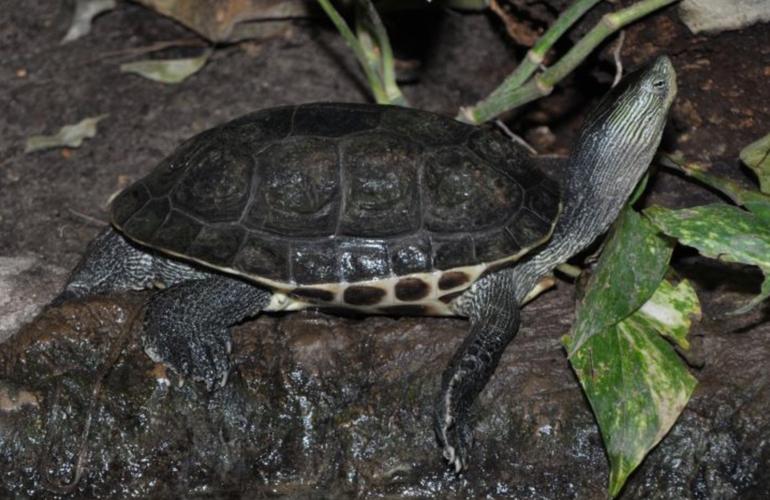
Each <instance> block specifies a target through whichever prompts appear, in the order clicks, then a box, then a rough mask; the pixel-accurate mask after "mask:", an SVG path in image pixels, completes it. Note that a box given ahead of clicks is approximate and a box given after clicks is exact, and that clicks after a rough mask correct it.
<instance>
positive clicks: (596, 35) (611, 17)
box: [458, 0, 679, 123]
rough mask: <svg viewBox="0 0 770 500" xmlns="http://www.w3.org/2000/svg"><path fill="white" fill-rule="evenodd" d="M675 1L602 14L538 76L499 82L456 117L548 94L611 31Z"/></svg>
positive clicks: (485, 113) (492, 112)
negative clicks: (507, 84) (506, 83)
mask: <svg viewBox="0 0 770 500" xmlns="http://www.w3.org/2000/svg"><path fill="white" fill-rule="evenodd" d="M678 1H679V0H642V1H641V2H639V3H636V4H634V5H632V6H630V7H627V8H625V9H621V10H619V11H617V12H612V13H609V14H605V15H604V16H603V17H602V19H601V21H599V23H598V24H597V25H596V26H594V28H593V29H592V30H591V31H589V32H588V33H587V34H586V35H585V36H584V37H583V38H581V39H580V40H579V41H578V43H576V44H575V45H574V46H573V47H572V48H571V49H570V50H569V51H568V52H567V53H566V54H565V55H564V56H563V57H562V58H561V59H560V60H559V61H558V62H557V63H556V64H554V65H553V66H551V67H550V68H548V69H546V70H545V71H544V72H543V73H541V74H540V75H535V76H534V77H533V78H530V79H529V80H528V81H527V82H526V83H524V84H523V85H522V84H520V85H518V86H514V87H505V88H504V85H501V86H500V87H498V88H497V89H496V90H495V91H493V92H492V93H491V94H490V95H489V97H487V98H486V99H484V100H482V101H481V102H479V103H478V104H476V106H474V107H472V108H466V109H463V110H461V112H460V115H459V116H458V119H461V120H464V121H468V122H471V123H483V122H486V121H488V120H491V119H492V118H494V117H496V116H498V115H499V114H501V113H504V112H506V111H508V110H511V109H513V108H517V107H519V106H521V105H523V104H526V103H528V102H530V101H533V100H535V99H537V98H539V97H542V96H545V95H548V94H550V93H551V91H553V86H554V85H555V84H556V83H558V82H559V81H560V80H562V79H563V78H564V77H565V76H567V75H568V74H569V73H570V72H572V70H574V69H575V68H576V67H577V66H578V64H580V63H581V62H583V60H584V59H585V58H586V57H587V56H588V54H590V53H591V52H592V51H593V50H594V49H595V48H596V47H598V46H599V44H601V43H602V42H603V41H604V40H605V39H606V38H607V37H609V36H610V35H611V34H613V33H615V32H616V31H618V30H619V29H621V28H622V27H624V26H626V25H628V24H631V23H632V22H634V21H636V20H638V19H640V18H642V17H644V16H646V15H648V14H650V13H651V12H653V11H655V10H657V9H660V8H662V7H665V6H667V5H671V4H672V3H675V2H678ZM573 7H574V5H573ZM554 40H555V39H554ZM517 71H518V69H517Z"/></svg>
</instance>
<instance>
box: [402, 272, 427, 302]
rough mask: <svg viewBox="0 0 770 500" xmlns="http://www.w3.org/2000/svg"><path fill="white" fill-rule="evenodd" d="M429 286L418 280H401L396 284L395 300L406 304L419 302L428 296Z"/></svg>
mask: <svg viewBox="0 0 770 500" xmlns="http://www.w3.org/2000/svg"><path fill="white" fill-rule="evenodd" d="M429 293H430V285H429V284H427V283H425V282H424V281H423V280H421V279H420V278H402V279H400V280H398V283H396V298H397V299H399V300H403V301H406V302H411V301H415V300H420V299H423V298H425V297H427V296H428V294H429Z"/></svg>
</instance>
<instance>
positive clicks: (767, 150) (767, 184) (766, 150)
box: [741, 134, 770, 194]
mask: <svg viewBox="0 0 770 500" xmlns="http://www.w3.org/2000/svg"><path fill="white" fill-rule="evenodd" d="M741 161H743V163H745V164H746V166H747V167H749V168H750V169H751V170H753V171H754V173H755V174H757V177H758V178H759V189H760V190H761V191H762V192H763V193H768V194H770V134H767V135H766V136H764V137H763V138H761V139H759V140H758V141H756V142H753V143H751V144H749V145H748V146H746V147H745V148H743V150H742V151H741Z"/></svg>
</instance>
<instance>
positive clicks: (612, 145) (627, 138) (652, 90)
mask: <svg viewBox="0 0 770 500" xmlns="http://www.w3.org/2000/svg"><path fill="white" fill-rule="evenodd" d="M675 95H676V73H675V72H674V67H673V65H672V64H671V61H670V60H669V58H668V57H666V56H661V57H659V58H657V59H656V60H655V61H653V62H652V63H650V64H648V65H647V66H644V67H643V68H641V69H639V70H638V71H636V72H634V73H630V74H628V75H627V76H626V77H624V78H623V79H622V80H621V81H620V83H619V84H618V85H617V86H616V87H615V88H613V89H612V90H611V91H610V92H609V93H608V94H607V96H605V97H604V99H603V100H602V101H601V103H600V104H599V106H598V107H597V108H596V109H595V110H594V111H593V112H592V113H590V114H589V116H588V118H587V119H586V122H585V125H583V129H582V131H581V132H580V134H579V136H578V140H577V143H576V144H575V147H574V149H573V152H572V154H571V155H570V158H569V162H568V166H567V172H566V174H567V179H566V181H565V190H564V200H563V209H562V213H561V216H560V217H559V220H558V221H557V223H556V227H555V228H554V233H553V236H552V238H551V241H550V242H549V244H548V245H547V246H546V247H545V248H544V249H543V250H542V251H541V252H540V254H539V255H538V258H537V259H533V262H532V264H530V267H531V268H532V269H533V270H527V271H526V273H528V274H529V275H531V276H540V275H542V273H543V272H545V271H549V270H550V269H553V267H554V266H555V265H556V264H558V263H561V262H564V261H565V260H566V259H568V258H569V257H571V256H573V255H575V254H576V253H578V252H581V251H582V250H583V249H585V248H586V247H587V246H588V245H590V244H591V242H593V241H594V240H595V239H596V238H597V237H598V236H599V235H601V234H602V233H604V232H605V231H606V230H607V229H608V228H609V226H610V224H612V221H614V220H615V219H616V218H617V216H618V213H620V210H621V209H622V208H623V205H625V204H626V201H627V200H628V198H629V197H630V196H631V193H632V192H633V190H634V187H635V186H636V184H637V183H638V182H639V179H641V177H642V176H643V175H644V173H645V172H646V171H647V168H648V167H649V165H650V163H651V162H652V158H653V156H654V155H655V151H656V150H657V149H658V145H659V144H660V138H661V136H662V135H663V129H664V128H665V126H666V117H667V116H668V110H669V108H670V107H671V103H672V102H673V100H674V97H675ZM527 288H528V287H524V288H522V289H523V290H524V289H527ZM527 291H528V289H527Z"/></svg>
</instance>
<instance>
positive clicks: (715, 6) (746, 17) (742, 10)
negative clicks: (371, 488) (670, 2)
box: [679, 0, 770, 33]
mask: <svg viewBox="0 0 770 500" xmlns="http://www.w3.org/2000/svg"><path fill="white" fill-rule="evenodd" d="M679 13H680V15H681V16H682V21H683V22H684V23H685V24H686V25H687V27H688V28H690V31H692V32H693V33H701V32H710V33H718V32H720V31H727V30H737V29H741V28H746V27H748V26H751V25H752V24H755V23H766V22H770V2H768V1H767V0H733V1H732V2H724V1H722V0H685V1H684V2H682V3H681V4H680V6H679Z"/></svg>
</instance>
